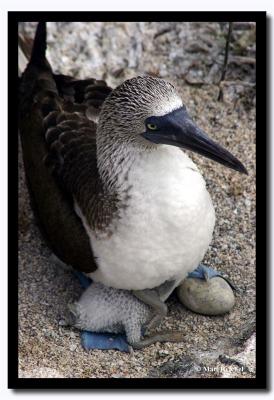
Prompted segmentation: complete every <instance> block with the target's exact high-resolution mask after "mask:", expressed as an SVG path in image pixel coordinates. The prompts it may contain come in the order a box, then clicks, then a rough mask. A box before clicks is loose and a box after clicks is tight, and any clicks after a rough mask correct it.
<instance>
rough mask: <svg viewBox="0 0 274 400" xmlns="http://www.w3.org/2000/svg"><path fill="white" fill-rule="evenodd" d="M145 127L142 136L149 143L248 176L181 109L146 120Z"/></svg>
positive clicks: (228, 153)
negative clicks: (184, 151) (189, 152)
mask: <svg viewBox="0 0 274 400" xmlns="http://www.w3.org/2000/svg"><path fill="white" fill-rule="evenodd" d="M146 127H147V130H146V132H144V133H143V134H142V136H143V137H145V138H146V139H147V140H150V141H151V142H154V143H159V144H160V143H161V144H169V145H173V146H177V147H181V148H185V149H189V150H192V151H193V152H195V153H198V154H201V155H202V156H205V157H207V158H210V159H211V160H214V161H216V162H218V163H220V164H223V165H225V166H226V167H228V168H232V169H234V170H236V171H239V172H241V173H244V174H248V173H247V170H246V169H245V167H244V166H243V164H242V163H241V162H240V161H239V160H238V159H237V158H236V157H234V156H233V155H232V154H231V153H230V152H229V151H227V150H226V149H224V148H223V147H222V146H220V145H219V144H218V143H216V142H214V141H213V140H212V139H210V138H209V137H208V136H207V135H206V134H205V133H204V132H203V131H202V130H201V129H200V128H198V126H196V125H195V123H194V122H193V120H192V119H191V117H190V116H189V115H188V113H187V111H186V109H185V108H183V107H182V108H179V109H177V110H175V111H172V112H171V113H169V114H166V115H163V116H161V117H149V118H147V120H146Z"/></svg>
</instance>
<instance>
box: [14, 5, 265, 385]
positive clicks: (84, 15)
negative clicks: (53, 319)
mask: <svg viewBox="0 0 274 400" xmlns="http://www.w3.org/2000/svg"><path fill="white" fill-rule="evenodd" d="M7 17H8V220H9V227H8V260H9V261H8V264H9V265H8V304H9V306H8V360H7V362H8V388H12V389H103V390H107V389H135V390H136V389H138V390H140V389H154V390H157V389H160V390H162V389H169V390H170V389H193V390H196V389H203V390H204V389H211V390H212V389H214V390H216V389H267V384H268V379H267V374H268V369H267V364H268V363H267V361H268V360H267V358H268V357H267V339H268V337H267V325H266V316H267V285H266V282H268V281H267V272H268V271H267V268H266V265H267V258H266V254H267V253H266V250H267V238H266V234H267V232H266V228H265V227H266V211H267V204H266V187H267V186H266V182H267V153H268V152H267V134H266V132H267V118H266V116H267V105H266V100H267V95H266V77H267V62H266V61H267V60H266V54H267V53H266V50H267V36H268V35H267V15H266V12H264V11H260V12H253V11H252V12H247V11H242V12H238V11H235V12H218V11H216V12H184V11H176V12H175V11H172V12H167V11H163V12H157V11H150V12H126V11H123V12H121V11H114V12H98V11H97V12H93V11H84V12H75V11H71V12H64V11H61V12H49V11H45V12H41V11H39V12H36V11H12V12H8V15H7ZM20 21H82V22H85V21H89V22H92V21H94V22H95V21H126V22H131V21H159V22H161V21H185V22H186V21H204V22H211V21H218V22H221V21H223V22H229V21H254V22H256V52H257V54H256V79H257V110H256V112H257V114H256V132H259V133H260V135H259V137H258V136H257V155H256V161H257V166H256V173H257V179H256V185H257V217H256V221H257V222H260V223H259V224H257V228H256V231H257V238H258V237H259V239H260V244H262V245H260V246H258V241H257V245H256V250H257V258H258V259H260V274H259V273H257V278H256V279H257V281H256V285H257V296H256V297H257V299H256V306H257V341H256V346H257V349H256V367H257V373H256V378H254V379H251V378H246V379H245V378H235V379H234V378H233V379H232V378H212V379H211V378H206V379H204V378H182V379H181V378H163V379H158V378H145V379H143V378H119V379H115V378H110V379H106V378H96V379H95V378H90V379H89V378H19V377H18V215H17V210H18V171H17V165H18V154H17V150H18V134H17V132H18V125H17V121H16V118H15V115H17V112H18V109H17V104H15V99H16V98H17V90H18V85H17V82H18V78H17V76H18V55H17V48H18V22H20ZM259 253H260V254H259ZM257 272H258V271H257ZM268 350H269V346H268Z"/></svg>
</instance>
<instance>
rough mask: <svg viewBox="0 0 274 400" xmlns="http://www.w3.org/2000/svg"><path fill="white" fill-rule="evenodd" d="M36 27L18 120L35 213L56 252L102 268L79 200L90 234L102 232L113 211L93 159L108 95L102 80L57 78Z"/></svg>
mask: <svg viewBox="0 0 274 400" xmlns="http://www.w3.org/2000/svg"><path fill="white" fill-rule="evenodd" d="M45 51H46V30H45V26H44V23H39V25H38V28H37V33H36V37H35V40H34V47H33V50H32V56H31V59H30V62H29V64H28V66H27V68H26V70H25V72H24V73H23V75H22V78H21V84H20V90H19V104H20V112H19V121H20V122H19V123H20V134H21V142H22V149H23V158H24V165H25V173H26V177H27V182H28V187H29V190H30V193H31V197H32V203H33V207H34V210H35V214H36V215H37V217H38V220H39V223H40V226H41V229H42V231H43V233H44V235H45V238H46V239H47V242H48V244H49V246H50V247H51V249H52V250H53V252H54V253H55V254H56V255H57V256H58V257H59V258H60V259H61V260H62V261H63V262H65V263H67V264H70V265H72V266H73V267H74V268H75V269H78V270H81V271H85V272H92V271H94V270H95V269H96V268H97V266H96V263H95V260H94V257H93V254H92V250H91V247H90V242H89V238H88V236H87V234H86V231H85V229H84V227H83V224H82V221H81V220H80V218H79V217H78V216H77V214H76V212H75V210H74V200H76V201H77V204H78V205H79V207H80V208H81V210H82V213H83V214H84V215H85V217H86V219H87V220H88V222H89V224H90V226H91V228H92V229H94V230H96V229H105V228H106V226H107V225H108V223H109V221H110V219H111V216H112V214H113V213H114V212H115V210H116V199H115V198H113V203H112V204H113V206H112V207H109V204H108V206H107V209H106V206H104V202H103V198H104V195H105V194H104V190H103V187H102V185H101V182H100V179H99V175H98V171H97V162H96V141H95V135H96V124H95V123H94V122H93V121H91V120H90V116H91V115H94V114H96V113H97V114H98V113H99V111H100V108H101V106H102V104H103V102H104V100H105V98H106V97H107V96H108V94H109V93H110V92H111V88H109V87H108V86H107V85H106V83H105V82H103V81H96V80H95V79H86V80H75V79H74V78H72V77H69V76H64V75H54V73H53V72H52V70H51V67H50V65H49V63H48V62H47V60H46V57H45Z"/></svg>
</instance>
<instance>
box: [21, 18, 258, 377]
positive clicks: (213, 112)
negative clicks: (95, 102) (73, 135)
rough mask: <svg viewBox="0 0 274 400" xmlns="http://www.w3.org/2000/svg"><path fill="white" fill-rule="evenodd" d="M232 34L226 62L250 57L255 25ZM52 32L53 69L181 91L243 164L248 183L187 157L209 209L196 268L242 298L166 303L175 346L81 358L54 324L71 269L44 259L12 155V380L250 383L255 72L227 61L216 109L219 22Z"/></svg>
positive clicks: (73, 340) (68, 333) (70, 297)
mask: <svg viewBox="0 0 274 400" xmlns="http://www.w3.org/2000/svg"><path fill="white" fill-rule="evenodd" d="M34 26H35V24H34V23H24V24H21V26H20V29H21V31H22V32H25V33H31V34H32V32H33V28H34ZM235 28H237V30H235V32H234V36H233V40H232V56H242V57H249V58H250V57H252V56H253V55H254V52H255V45H254V38H253V36H254V35H253V33H254V26H253V25H252V24H251V25H250V26H249V27H248V29H247V27H246V25H245V24H243V26H241V25H240V24H239V26H237V27H235ZM241 29H242V30H241ZM48 30H49V45H48V58H49V60H50V62H51V64H52V65H53V68H54V70H55V71H58V72H62V73H67V74H72V75H74V76H76V77H81V78H84V77H88V76H92V77H96V78H102V77H103V78H104V79H107V82H108V84H110V85H113V86H115V85H117V84H119V83H121V82H122V81H123V80H124V79H126V78H129V77H131V76H134V75H137V74H144V73H146V74H147V73H150V74H154V75H156V76H160V77H163V78H165V79H167V80H169V81H171V82H173V83H174V84H175V85H176V86H177V88H178V90H179V92H180V94H181V96H182V98H183V100H184V102H185V103H186V105H187V107H188V110H189V112H190V114H191V115H192V116H193V118H194V120H195V121H196V122H197V123H198V125H199V126H200V127H201V128H202V129H204V130H205V131H206V132H208V134H209V135H210V136H211V137H212V138H214V139H215V140H217V141H218V142H219V143H221V144H223V145H224V146H225V147H227V148H228V149H229V150H230V151H231V152H232V153H233V154H234V155H235V156H236V157H238V158H239V159H240V160H241V161H242V162H243V164H244V165H245V167H246V168H247V170H248V173H249V175H248V176H243V175H240V174H238V173H236V172H233V171H230V170H228V169H225V168H224V167H222V166H219V165H217V164H215V163H213V162H211V161H208V160H205V159H202V158H199V157H197V156H195V155H193V154H191V157H192V158H193V159H194V161H195V162H196V163H197V164H198V165H199V167H200V169H201V171H202V172H203V175H204V177H205V179H206V182H207V186H208V190H209V192H210V194H211V196H212V199H213V203H214V205H215V210H216V221H217V222H216V226H215V231H214V238H213V241H212V243H211V245H210V248H209V250H208V252H207V254H206V256H205V259H204V263H205V264H206V265H209V266H211V267H213V268H215V269H217V270H219V271H221V272H223V273H224V274H226V275H227V276H228V278H229V279H230V280H231V281H232V282H233V283H234V284H235V285H236V286H237V287H238V288H239V289H240V290H239V291H238V292H236V302H235V306H234V308H233V309H232V311H231V312H230V313H228V314H225V315H222V316H214V317H209V316H204V315H198V314H195V313H193V312H191V311H189V310H187V309H186V308H184V306H183V305H182V304H181V303H180V302H179V301H178V298H177V297H176V295H175V294H173V295H172V296H171V298H170V299H169V300H168V307H169V314H168V316H167V317H166V318H165V320H164V322H163V323H162V324H161V326H160V328H159V329H160V330H161V329H179V330H181V331H182V332H183V333H184V335H185V339H184V342H182V343H179V344H175V343H164V344H160V343H156V344H154V345H152V346H150V347H147V348H145V349H143V350H139V351H134V353H132V354H126V353H121V352H118V351H114V350H111V351H100V350H93V351H89V352H86V351H85V350H83V348H82V347H81V344H80V337H79V332H78V331H76V330H73V329H68V328H66V327H65V326H63V325H62V319H63V317H64V315H65V312H66V307H67V304H68V303H71V302H73V301H75V300H76V299H78V298H79V296H80V294H81V288H80V285H79V283H78V282H77V281H76V280H75V278H74V276H73V275H72V273H71V272H70V271H69V270H63V269H62V268H60V267H57V266H56V265H55V264H54V263H53V262H52V261H51V260H50V256H51V252H50V250H49V249H48V248H47V246H46V244H45V242H44V240H43V239H42V237H41V235H40V232H39V230H38V228H37V225H36V223H35V219H34V216H33V213H32V211H31V208H30V204H29V197H28V192H27V189H26V185H25V179H24V171H23V164H22V157H21V150H20V149H19V166H18V168H19V376H20V377H32V378H35V377H44V378H46V377H52V378H55V377H65V378H72V377H75V378H85V377H91V378H97V377H100V378H105V377H116V378H119V377H127V378H131V377H137V378H142V377H151V378H153V377H187V378H191V377H208V378H212V377H220V378H225V377H236V378H247V377H252V378H254V377H255V374H256V370H255V357H254V355H255V339H254V338H255V336H254V332H255V110H254V103H255V100H254V88H253V86H252V85H253V83H254V79H255V78H254V76H255V75H254V65H253V66H252V64H248V65H245V64H244V65H243V64H241V63H240V64H237V65H236V64H235V63H231V64H229V66H228V72H227V79H229V80H230V81H235V80H236V79H237V81H238V83H237V85H236V89H235V85H234V84H229V85H224V86H223V88H224V89H223V91H224V92H223V95H224V96H223V99H224V101H223V102H218V101H217V98H218V93H219V87H218V81H219V79H220V75H221V69H222V62H223V56H224V43H225V32H226V30H227V26H226V25H223V24H219V23H144V22H142V23H100V22H98V23H79V22H75V23H64V22H63V23H57V24H56V23H48ZM247 32H248V34H247ZM252 35H253V36H252ZM243 36H244V38H243ZM238 42H239V43H238ZM243 81H244V82H247V83H249V84H250V85H246V84H242V83H241V82H243Z"/></svg>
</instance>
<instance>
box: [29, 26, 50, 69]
mask: <svg viewBox="0 0 274 400" xmlns="http://www.w3.org/2000/svg"><path fill="white" fill-rule="evenodd" d="M46 49H47V28H46V22H39V23H38V25H37V29H36V34H35V38H34V42H33V47H32V52H31V57H30V62H31V63H32V64H34V65H37V66H39V67H43V66H45V63H47V61H46ZM47 64H48V63H47Z"/></svg>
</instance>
